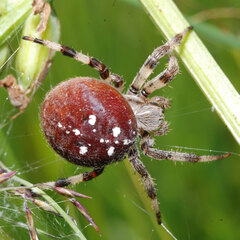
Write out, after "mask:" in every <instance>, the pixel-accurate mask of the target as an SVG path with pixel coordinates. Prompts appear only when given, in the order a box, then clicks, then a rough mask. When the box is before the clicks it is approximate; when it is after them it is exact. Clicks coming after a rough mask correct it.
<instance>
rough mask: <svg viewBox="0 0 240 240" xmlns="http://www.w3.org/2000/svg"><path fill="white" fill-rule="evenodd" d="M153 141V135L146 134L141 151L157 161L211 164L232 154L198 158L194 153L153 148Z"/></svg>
mask: <svg viewBox="0 0 240 240" xmlns="http://www.w3.org/2000/svg"><path fill="white" fill-rule="evenodd" d="M153 143H154V141H153V139H152V137H151V135H150V134H149V133H147V132H144V134H143V135H142V139H141V143H140V145H141V149H142V151H143V153H144V154H145V155H147V156H149V157H151V158H155V159H157V160H163V159H166V160H172V161H180V162H193V163H195V162H210V161H214V160H219V159H222V158H226V157H229V156H230V155H231V154H230V153H226V154H222V155H203V156H198V155H196V154H192V153H184V152H174V151H165V150H159V149H156V148H153Z"/></svg>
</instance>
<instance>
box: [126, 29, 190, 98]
mask: <svg viewBox="0 0 240 240" xmlns="http://www.w3.org/2000/svg"><path fill="white" fill-rule="evenodd" d="M190 30H192V27H191V26H190V27H188V28H186V29H185V30H183V32H181V33H179V34H177V35H175V36H174V37H173V38H172V39H170V40H169V41H168V42H166V43H165V44H164V45H162V46H160V47H158V48H156V49H155V50H154V51H153V53H152V54H151V55H150V56H149V57H148V58H147V60H146V61H145V63H144V64H143V66H142V67H141V69H140V71H139V72H138V74H137V75H136V77H135V78H134V80H133V82H132V84H131V86H130V88H129V90H128V94H138V92H139V91H140V89H141V88H142V86H143V84H144V83H145V81H146V80H147V79H148V77H149V76H150V75H151V74H152V72H153V70H154V69H155V67H156V66H157V64H158V62H159V60H160V59H161V58H162V57H164V56H165V55H166V54H169V53H171V52H172V51H173V50H174V49H175V48H176V47H177V46H178V45H179V44H180V43H181V41H182V39H183V37H184V36H185V35H186V34H187V33H188V32H189V31H190ZM165 79H166V77H165Z"/></svg>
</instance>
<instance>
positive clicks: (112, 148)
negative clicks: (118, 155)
mask: <svg viewBox="0 0 240 240" xmlns="http://www.w3.org/2000/svg"><path fill="white" fill-rule="evenodd" d="M114 149H115V147H113V146H111V147H110V148H109V149H108V152H107V153H108V156H109V157H110V156H112V155H113V153H114Z"/></svg>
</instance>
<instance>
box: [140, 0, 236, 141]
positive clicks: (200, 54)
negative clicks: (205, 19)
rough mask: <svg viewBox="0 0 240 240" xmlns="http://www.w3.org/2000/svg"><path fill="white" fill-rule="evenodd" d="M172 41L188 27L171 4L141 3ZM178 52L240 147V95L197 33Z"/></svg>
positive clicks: (162, 1) (163, 1)
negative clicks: (172, 38)
mask: <svg viewBox="0 0 240 240" xmlns="http://www.w3.org/2000/svg"><path fill="white" fill-rule="evenodd" d="M139 1H140V2H141V3H142V5H143V6H144V8H145V10H146V11H147V13H148V14H149V15H150V17H151V18H152V19H153V22H154V23H155V24H156V26H157V27H158V28H159V29H160V30H161V31H162V32H163V34H164V35H165V36H166V37H167V38H168V39H170V38H171V37H173V36H174V35H175V34H177V33H179V32H181V31H183V29H185V28H186V27H188V26H189V24H188V22H187V21H186V20H185V18H184V17H183V15H182V13H181V12H180V11H179V9H178V8H177V6H176V5H175V3H174V2H173V1H172V0H139ZM185 40H186V41H184V42H183V44H182V45H181V46H180V47H178V48H177V49H176V51H177V52H178V53H179V55H180V57H181V58H182V61H183V62H184V64H185V65H186V67H187V69H188V70H189V72H190V73H191V75H192V76H193V78H194V79H195V81H196V82H197V84H198V85H199V86H200V88H201V89H202V91H203V92H204V94H205V95H206V96H207V98H208V100H209V101H210V103H211V104H212V105H213V107H214V109H216V111H217V113H218V114H219V115H220V117H221V118H222V120H223V121H224V123H225V124H226V125H227V127H228V128H229V130H230V131H231V133H232V134H233V136H234V137H235V139H236V140H237V142H238V143H239V144H240V95H239V94H238V92H237V91H236V90H235V88H234V87H233V85H232V84H231V82H230V81H229V79H228V78H227V77H226V75H225V74H224V73H223V71H222V70H221V69H220V67H219V66H218V64H217V63H216V62H215V60H214V59H213V57H212V56H211V54H210V53H209V51H208V50H207V48H206V47H205V46H204V44H203V43H202V41H201V40H200V39H199V37H198V36H197V34H196V33H195V32H191V33H190V34H189V36H188V37H187V39H185Z"/></svg>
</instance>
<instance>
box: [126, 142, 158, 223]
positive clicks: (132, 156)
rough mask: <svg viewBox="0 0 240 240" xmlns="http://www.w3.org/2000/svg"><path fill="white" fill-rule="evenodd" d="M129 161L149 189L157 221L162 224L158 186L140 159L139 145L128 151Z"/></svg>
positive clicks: (148, 192)
mask: <svg viewBox="0 0 240 240" xmlns="http://www.w3.org/2000/svg"><path fill="white" fill-rule="evenodd" d="M128 157H129V161H130V163H131V164H132V166H133V168H134V170H135V171H136V172H137V173H139V174H140V176H141V178H142V181H143V184H144V187H145V189H146V191H147V194H148V197H149V198H151V200H152V205H153V208H154V211H155V213H156V217H157V221H158V224H161V223H162V221H161V214H160V210H159V206H158V201H157V192H156V188H155V186H154V182H153V179H152V177H151V176H150V174H149V173H148V171H147V169H146V167H145V166H144V165H143V163H142V162H141V160H140V157H139V153H138V149H137V146H136V145H134V146H133V147H132V148H131V149H130V151H129V153H128Z"/></svg>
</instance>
